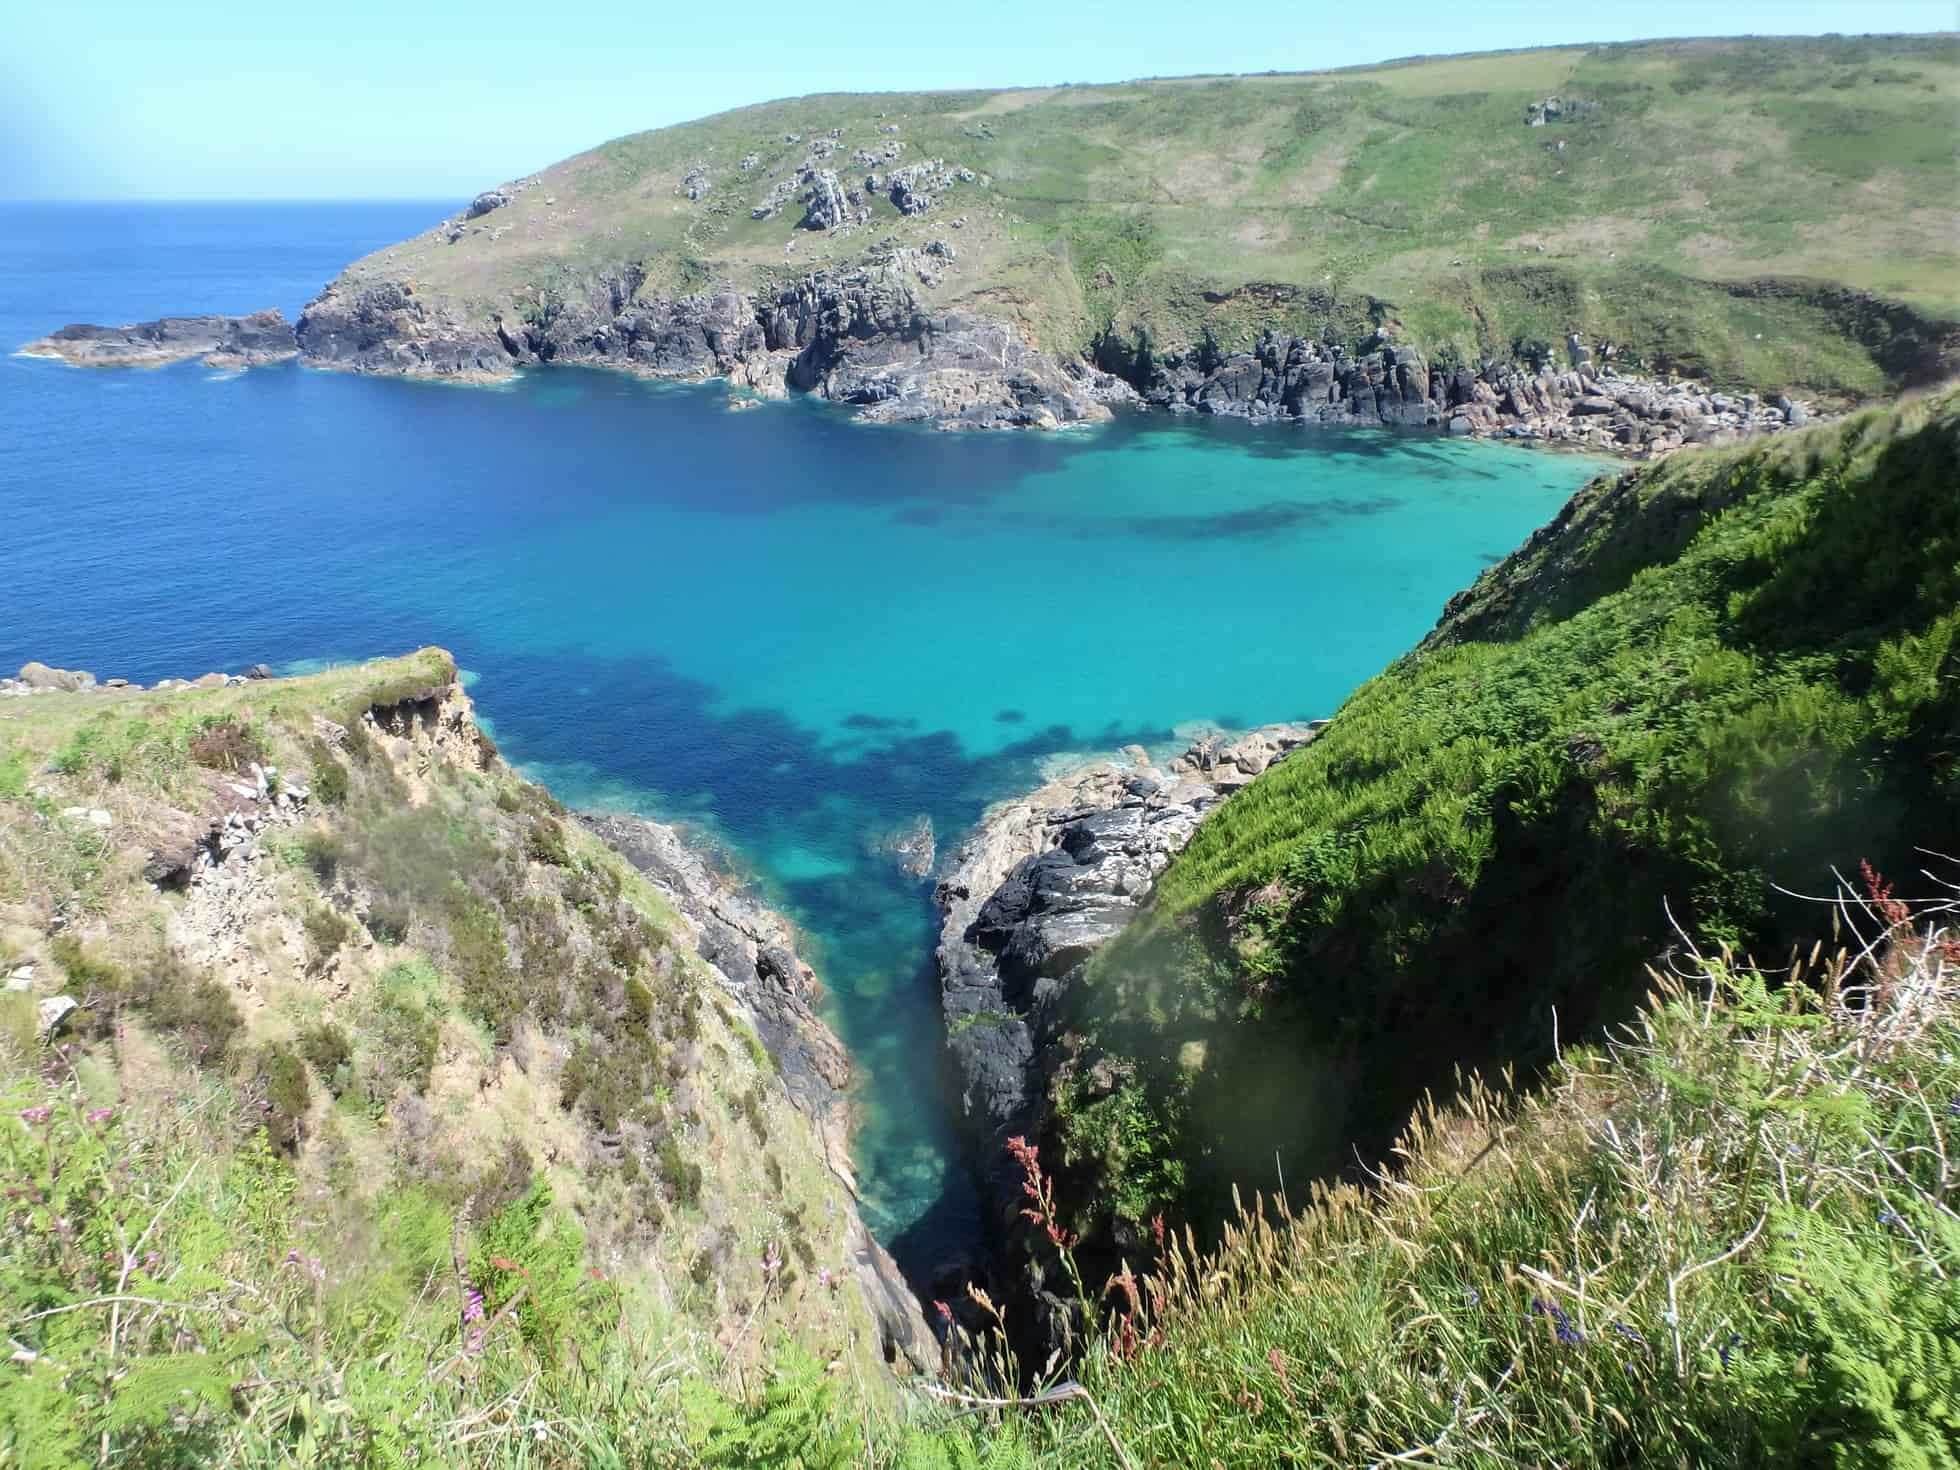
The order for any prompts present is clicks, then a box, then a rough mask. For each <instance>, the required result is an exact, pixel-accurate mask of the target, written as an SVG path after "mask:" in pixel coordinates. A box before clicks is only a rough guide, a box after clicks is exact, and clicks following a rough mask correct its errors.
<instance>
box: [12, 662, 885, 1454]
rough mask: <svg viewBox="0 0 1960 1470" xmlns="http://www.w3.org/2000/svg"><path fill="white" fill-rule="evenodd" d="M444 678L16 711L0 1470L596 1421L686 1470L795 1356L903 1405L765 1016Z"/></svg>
mask: <svg viewBox="0 0 1960 1470" xmlns="http://www.w3.org/2000/svg"><path fill="white" fill-rule="evenodd" d="M455 677H456V674H455V668H454V665H453V663H452V662H451V661H450V659H449V657H448V655H447V654H444V653H442V652H440V651H439V650H425V651H424V652H422V653H420V654H417V655H415V656H414V657H412V658H409V659H404V660H397V661H393V662H385V663H378V664H370V665H365V666H362V667H359V668H351V669H341V670H335V671H332V672H329V673H326V674H322V675H319V676H316V677H312V678H307V679H300V680H291V681H273V682H249V683H236V684H234V685H232V686H231V687H225V688H211V689H178V690H172V691H167V692H143V691H136V690H130V691H107V692H95V693H79V694H49V695H37V696H34V697H30V698H9V699H6V700H5V701H4V702H0V976H8V975H11V976H13V977H15V979H16V980H18V982H19V984H18V985H16V984H13V983H10V984H9V986H8V988H7V989H6V990H5V991H4V992H0V1097H4V1100H5V1106H4V1109H0V1118H3V1119H4V1123H3V1124H0V1175H3V1176H4V1191H5V1193H4V1202H3V1203H0V1320H4V1325H5V1330H6V1332H7V1334H8V1335H9V1337H10V1339H11V1341H12V1343H13V1345H14V1350H15V1351H14V1356H13V1358H12V1360H11V1361H10V1362H7V1363H0V1462H4V1463H6V1464H10V1465H46V1466H56V1465H60V1466H67V1465H72V1464H75V1463H82V1462H85V1461H92V1460H94V1459H95V1458H96V1457H97V1455H98V1453H100V1454H102V1455H105V1456H108V1457H110V1458H111V1459H112V1460H113V1462H114V1463H118V1464H145V1465H166V1464H167V1465H177V1464H211V1463H221V1462H222V1463H259V1462H263V1463H266V1464H273V1463H281V1464H287V1463H308V1464H325V1463H334V1464H356V1463H358V1464H409V1463H461V1462H471V1463H482V1462H483V1461H484V1459H486V1458H488V1457H489V1456H491V1455H492V1454H494V1453H503V1452H504V1451H505V1450H507V1449H510V1448H511V1447H513V1446H516V1447H520V1448H521V1447H522V1446H523V1445H526V1444H528V1445H529V1446H530V1452H531V1453H533V1454H536V1455H538V1456H540V1457H543V1456H545V1455H546V1454H547V1452H548V1451H547V1448H546V1446H547V1445H549V1446H555V1447H556V1452H562V1453H563V1454H564V1456H565V1458H567V1459H573V1458H577V1457H578V1456H577V1455H575V1454H574V1453H573V1451H574V1450H576V1449H577V1447H578V1446H579V1445H580V1443H581V1440H580V1436H581V1435H582V1434H584V1433H586V1432H587V1431H588V1429H589V1428H590V1423H589V1422H588V1421H587V1420H581V1419H578V1418H576V1417H574V1416H573V1410H572V1408H571V1405H572V1404H573V1402H574V1401H575V1400H576V1401H577V1402H579V1403H581V1404H583V1405H584V1406H585V1407H584V1408H583V1409H582V1410H580V1411H579V1412H582V1413H586V1414H587V1415H588V1418H589V1419H590V1420H597V1419H599V1418H602V1417H603V1416H604V1415H605V1414H607V1413H612V1412H615V1411H622V1410H623V1409H624V1408H626V1407H630V1406H633V1405H639V1406H641V1408H642V1409H643V1410H644V1411H645V1412H646V1413H647V1414H648V1415H650V1416H652V1417H650V1418H649V1419H648V1427H647V1434H648V1436H649V1437H648V1441H647V1443H646V1445H645V1446H644V1450H645V1453H646V1455H647V1456H648V1457H650V1459H651V1460H653V1461H656V1462H657V1461H660V1460H662V1459H665V1460H669V1461H672V1462H676V1463H678V1462H679V1461H680V1460H681V1459H682V1458H683V1454H684V1452H683V1448H682V1446H683V1441H684V1437H685V1435H686V1434H687V1433H689V1432H690V1431H689V1430H688V1425H689V1423H690V1422H692V1421H691V1420H690V1419H689V1418H688V1417H687V1415H688V1413H692V1412H693V1410H688V1411H687V1412H685V1413H684V1412H683V1407H682V1404H681V1395H682V1390H683V1388H684V1387H685V1386H686V1385H687V1384H689V1383H692V1384H694V1385H696V1388H697V1389H698V1390H699V1394H705V1397H704V1398H701V1402H700V1404H698V1405H697V1406H696V1407H697V1408H699V1410H700V1412H701V1413H704V1414H707V1415H708V1416H709V1417H710V1418H712V1417H713V1414H714V1413H715V1412H718V1410H717V1409H716V1405H717V1404H718V1403H719V1402H720V1400H719V1399H718V1398H717V1393H718V1392H729V1393H739V1392H740V1391H741V1390H742V1389H743V1388H744V1387H747V1388H749V1389H753V1388H754V1387H755V1385H756V1383H757V1381H758V1378H757V1375H758V1373H759V1371H760V1370H761V1368H762V1366H763V1365H764V1364H766V1363H767V1362H768V1361H769V1360H770V1359H772V1358H773V1357H774V1356H775V1355H776V1354H777V1353H778V1352H779V1351H782V1350H784V1348H785V1346H786V1345H792V1344H793V1345H795V1346H796V1347H797V1348H798V1350H799V1351H802V1352H805V1353H807V1354H810V1355H814V1356H813V1357H812V1358H811V1359H810V1361H812V1362H814V1363H815V1364H816V1368H815V1369H814V1370H813V1371H817V1372H820V1373H821V1372H822V1371H823V1369H824V1367H825V1366H826V1365H827V1366H828V1369H829V1372H830V1374H831V1376H833V1377H834V1378H836V1379H837V1380H838V1381H839V1382H840V1383H843V1384H846V1385H850V1386H851V1391H852V1392H853V1393H854V1394H861V1395H862V1398H863V1401H864V1402H865V1403H866V1404H871V1405H876V1404H882V1403H885V1402H886V1401H887V1399H888V1395H889V1386H888V1380H887V1378H886V1376H885V1369H884V1366H883V1364H882V1362H881V1360H880V1357H879V1334H878V1330H877V1328H876V1326H875V1324H874V1323H873V1322H872V1321H871V1319H870V1315H869V1312H868V1309H867V1307H866V1304H865V1302H864V1300H863V1298H862V1297H861V1296H860V1295H859V1293H858V1292H857V1290H856V1288H855V1285H854V1283H853V1281H852V1272H851V1268H850V1267H851V1262H850V1257H851V1246H850V1243H849V1236H850V1231H849V1224H850V1214H849V1200H848V1196H847V1195H846V1194H845V1192H844V1188H843V1185H842V1184H841V1183H840V1182H839V1181H838V1179H837V1178H836V1177H835V1175H834V1174H833V1173H832V1171H831V1170H830V1169H829V1168H828V1167H826V1164H825V1161H824V1148H823V1145H822V1143H821V1142H820V1141H819V1137H818V1134H817V1131H816V1129H815V1128H814V1127H813V1126H812V1124H811V1123H810V1121H809V1120H808V1119H806V1118H805V1117H804V1116H802V1115H801V1114H800V1113H798V1112H797V1111H796V1110H795V1108H794V1107H793V1106H792V1105H791V1102H790V1100H789V1097H788V1096H787V1094H786V1092H785V1090H784V1087H783V1085H782V1083H781V1082H780V1080H779V1079H778V1077H777V1075H776V1071H775V1068H774V1066H773V1065H772V1063H771V1060H770V1058H769V1056H768V1054H767V1053H766V1051H765V1050H764V1048H763V1046H762V1044H761V1042H760V1041H759V1040H758V1038H757V1036H756V1033H755V1031H754V1030H753V1029H752V1027H751V1025H750V1023H749V1020H748V1019H747V1018H746V1017H745V1016H744V1014H743V1013H742V1009H741V1003H740V1002H739V1001H737V1000H736V999H734V998H733V997H731V996H730V994H729V993H728V991H727V989H726V987H725V986H724V985H723V984H722V983H721V982H720V981H719V980H717V979H715V978H713V977H712V976H711V975H710V974H709V972H708V970H707V968H706V966H705V965H704V963H703V962H702V961H701V960H700V959H699V958H698V957H697V955H696V953H695V948H694V943H693V938H692V935H691V933H690V931H689V930H688V929H687V928H686V927H685V926H684V924H683V922H682V920H681V918H680V917H679V916H678V915H677V914H676V912H675V911H674V910H673V909H672V908H671V907H670V906H669V904H668V902H667V900H666V899H665V898H664V897H663V895H662V894H661V893H660V892H659V891H657V890H656V889H654V888H653V887H651V886H649V885H648V884H647V883H646V882H645V881H644V880H643V879H642V877H641V876H640V875H639V874H638V872H637V871H636V870H634V869H633V868H631V867H630V866H628V865H627V864H626V863H625V862H624V860H623V859H621V858H620V857H619V856H618V855H617V854H615V853H613V852H612V851H611V850H610V849H608V848H606V847H604V846H603V845H602V844H600V843H599V842H598V841H597V840H596V839H594V838H593V837H591V836H590V835H589V834H587V833H585V832H584V831H583V829H581V828H580V827H579V826H578V825H577V824H576V823H575V822H572V821H570V820H569V819H568V818H567V817H566V814H565V813H564V811H563V810H562V808H559V807H558V806H557V805H556V803H554V802H553V801H552V799H551V798H550V797H549V795H548V794H546V793H545V792H544V791H543V790H541V789H540V788H538V787H536V786H533V785H531V784H529V783H528V782H525V781H523V780H522V779H520V778H519V777H517V776H516V775H515V774H514V773H512V772H511V771H510V770H509V769H508V768H507V767H505V766H504V765H503V764H502V763H501V762H500V761H498V760H497V759H496V758H495V755H494V751H492V750H491V749H490V748H489V746H488V742H487V741H486V740H485V739H484V738H483V737H481V736H480V734H479V733H478V732H477V730H476V728H475V726H474V724H473V723H472V722H471V721H470V719H469V717H468V708H467V702H466V701H465V700H463V699H462V697H461V694H460V691H459V690H458V689H457V688H456V687H455V684H454V680H455ZM254 762H257V763H259V765H260V766H261V768H264V767H266V766H271V767H276V768H277V774H276V775H275V776H274V777H273V779H272V780H271V781H270V782H269V783H268V784H269V787H270V792H271V794H270V795H269V796H264V797H261V796H258V795H256V794H255V791H254V787H255V781H256V778H255V776H254V775H253V774H252V763H254ZM227 813H236V814H238V816H239V818H240V819H241V821H242V820H243V819H246V818H249V820H250V823H255V824H257V826H256V830H253V828H252V827H251V826H250V825H249V824H248V825H240V824H239V823H237V822H232V821H230V820H228V819H225V814H227ZM211 815H218V816H220V818H221V821H220V826H219V828H218V830H219V832H220V833H221V836H220V837H219V838H217V839H216V844H215V845H216V849H217V850H221V851H222V852H223V853H224V857H223V861H222V862H221V863H218V864H216V865H214V866H211V867H209V868H206V869H202V870H199V876H198V878H197V881H195V882H191V883H188V884H186V883H185V882H184V881H183V874H182V872H181V870H179V871H175V872H173V871H171V865H172V863H174V862H176V861H179V860H180V859H183V858H185V857H189V858H190V859H191V860H192V861H195V860H196V858H195V854H196V853H197V852H198V851H199V850H200V848H198V847H196V846H193V843H194V842H199V841H204V839H203V838H202V834H203V833H204V832H205V830H206V828H205V823H206V822H207V820H208V818H209V817H210V816H211ZM202 850H205V851H209V850H212V844H211V843H210V842H208V841H205V845H204V847H203V849H202ZM153 853H163V854H165V857H164V858H162V859H157V860H153V859H152V857H151V855H152V854H153ZM173 854H174V856H172V855H173ZM146 871H147V872H148V873H149V875H150V876H152V877H156V878H159V879H160V883H161V886H159V885H158V884H154V883H152V882H150V881H146V877H145V873H146ZM63 996H65V997H67V998H69V999H70V1000H73V1001H77V1002H79V1003H80V1009H78V1010H74V1011H71V1012H69V1013H68V1014H66V1015H65V1016H62V1017H61V1025H60V1028H59V1029H58V1030H57V1031H54V1032H52V1033H49V1032H48V1031H47V1027H46V1022H45V1020H44V1019H43V1012H44V1008H45V1007H47V1006H48V1005H49V1004H50V1003H53V1004H54V1005H55V1006H56V1009H57V1010H59V1009H60V1003H59V1001H58V1000H57V997H63ZM540 1379H542V1380H543V1382H544V1383H545V1384H546V1385H547V1386H546V1387H542V1388H541V1387H539V1386H538V1385H539V1382H540ZM690 1392H694V1390H690ZM533 1393H535V1394H537V1395H539V1396H541V1397H542V1396H545V1395H547V1394H558V1395H560V1396H561V1397H562V1400H563V1401H562V1402H561V1403H560V1404H559V1406H558V1407H557V1408H556V1409H554V1410H552V1411H550V1412H549V1413H545V1412H544V1411H538V1412H529V1411H527V1410H526V1407H525V1405H526V1403H527V1398H528V1396H529V1395H531V1394H533ZM699 1394H697V1397H699ZM579 1395H583V1396H584V1397H583V1398H579V1397H578V1396H579ZM656 1409H657V1410H659V1412H658V1414H655V1413H654V1411H655V1410H656ZM540 1418H543V1419H548V1420H549V1428H548V1431H541V1432H538V1433H536V1434H534V1433H533V1430H532V1421H533V1420H534V1419H540ZM606 1432H607V1433H608V1434H610V1433H613V1432H615V1431H614V1430H613V1429H608V1430H607V1431H606ZM471 1445H475V1446H477V1448H475V1449H471V1448H467V1446H471Z"/></svg>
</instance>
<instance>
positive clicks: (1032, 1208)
mask: <svg viewBox="0 0 1960 1470" xmlns="http://www.w3.org/2000/svg"><path fill="white" fill-rule="evenodd" d="M1007 1152H1008V1153H1009V1154H1010V1155H1012V1156H1013V1159H1014V1162H1015V1163H1017V1164H1019V1165H1020V1166H1021V1193H1022V1194H1023V1195H1025V1196H1026V1197H1027V1201H1028V1202H1027V1203H1026V1204H1025V1205H1023V1206H1021V1218H1022V1219H1023V1220H1026V1221H1027V1222H1028V1223H1029V1224H1030V1225H1032V1226H1034V1228H1035V1229H1037V1230H1039V1231H1040V1232H1041V1233H1042V1234H1044V1235H1046V1236H1047V1237H1048V1243H1049V1244H1050V1245H1051V1246H1053V1247H1054V1248H1055V1255H1056V1257H1057V1258H1058V1259H1059V1260H1060V1261H1061V1263H1062V1269H1063V1270H1064V1271H1066V1272H1068V1279H1069V1281H1070V1282H1071V1283H1072V1284H1073V1285H1074V1287H1075V1295H1076V1299H1077V1300H1078V1301H1081V1302H1082V1303H1083V1305H1084V1306H1085V1307H1086V1306H1087V1304H1088V1294H1087V1293H1086V1292H1084V1291H1083V1289H1082V1276H1081V1273H1080V1272H1078V1271H1077V1270H1076V1268H1075V1247H1076V1245H1077V1244H1078V1243H1079V1242H1080V1240H1081V1237H1080V1236H1079V1235H1077V1234H1076V1233H1075V1232H1074V1231H1072V1230H1070V1229H1068V1228H1067V1227H1066V1226H1064V1225H1063V1224H1062V1219H1061V1213H1060V1211H1059V1210H1058V1209H1057V1207H1056V1205H1055V1181H1054V1180H1052V1179H1050V1178H1049V1177H1048V1176H1047V1175H1046V1174H1044V1173H1042V1172H1041V1153H1040V1150H1038V1149H1037V1148H1036V1147H1035V1146H1034V1145H1033V1144H1031V1143H1029V1142H1028V1141H1027V1139H1025V1138H1022V1137H1020V1136H1019V1135H1016V1136H1015V1137H1013V1138H1010V1139H1008V1140H1007Z"/></svg>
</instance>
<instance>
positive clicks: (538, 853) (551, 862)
mask: <svg viewBox="0 0 1960 1470" xmlns="http://www.w3.org/2000/svg"><path fill="white" fill-rule="evenodd" d="M524 851H525V855H526V856H528V857H529V858H530V859H531V861H532V862H534V863H544V864H546V865H547V866H549V867H553V868H569V867H570V866H571V865H572V854H571V849H570V848H568V847H567V846H566V845H565V829H564V827H563V826H562V825H561V824H560V823H559V821H558V819H557V818H556V817H551V816H539V817H534V818H532V819H531V825H530V828H529V830H528V831H527V832H526V833H525V839H524Z"/></svg>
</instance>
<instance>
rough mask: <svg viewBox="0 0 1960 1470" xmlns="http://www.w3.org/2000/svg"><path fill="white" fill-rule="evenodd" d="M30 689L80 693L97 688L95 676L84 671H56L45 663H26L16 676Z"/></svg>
mask: <svg viewBox="0 0 1960 1470" xmlns="http://www.w3.org/2000/svg"><path fill="white" fill-rule="evenodd" d="M15 677H16V678H18V679H19V680H20V682H21V683H22V684H24V685H26V686H27V687H28V688H29V689H58V690H64V691H67V692H69V693H79V692H81V691H83V690H87V689H93V688H94V687H95V675H93V674H91V673H88V672H86V671H85V670H82V669H56V668H50V667H49V666H48V665H46V664H44V663H25V664H22V665H21V666H20V673H19V674H18V675H16V676H15Z"/></svg>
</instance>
